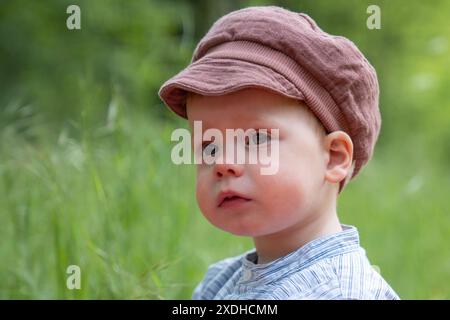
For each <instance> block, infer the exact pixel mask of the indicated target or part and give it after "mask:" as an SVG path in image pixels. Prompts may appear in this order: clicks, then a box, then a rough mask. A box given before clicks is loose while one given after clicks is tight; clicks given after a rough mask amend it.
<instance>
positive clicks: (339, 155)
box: [325, 131, 353, 183]
mask: <svg viewBox="0 0 450 320" xmlns="http://www.w3.org/2000/svg"><path fill="white" fill-rule="evenodd" d="M325 151H326V153H327V157H326V159H327V163H326V172H325V179H326V180H327V181H328V182H330V183H339V182H341V181H342V180H344V179H345V178H346V177H347V175H348V174H351V167H352V161H353V142H352V139H351V138H350V136H349V135H348V134H347V133H345V132H344V131H334V132H331V133H330V134H328V135H327V136H326V137H325Z"/></svg>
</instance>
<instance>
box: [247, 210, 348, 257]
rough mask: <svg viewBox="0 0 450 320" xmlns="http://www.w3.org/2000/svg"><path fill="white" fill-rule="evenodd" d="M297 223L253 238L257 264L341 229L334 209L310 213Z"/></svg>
mask: <svg viewBox="0 0 450 320" xmlns="http://www.w3.org/2000/svg"><path fill="white" fill-rule="evenodd" d="M311 217H312V218H305V219H304V220H301V221H300V222H299V223H298V224H296V225H294V226H291V227H289V228H287V229H284V230H282V231H280V232H277V233H274V234H270V235H264V236H259V237H255V238H253V242H254V244H255V248H256V252H257V253H258V262H257V263H258V264H262V263H268V262H271V261H273V260H276V259H278V258H281V257H283V256H285V255H287V254H289V253H291V252H293V251H295V250H297V249H299V248H300V247H302V246H304V245H305V244H307V243H308V242H310V241H312V240H314V239H317V238H319V237H321V236H326V235H330V234H334V233H337V232H340V231H342V227H341V224H340V222H339V219H338V217H337V213H336V210H331V211H328V212H324V213H322V214H312V215H311Z"/></svg>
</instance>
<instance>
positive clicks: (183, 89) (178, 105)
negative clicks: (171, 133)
mask: <svg viewBox="0 0 450 320" xmlns="http://www.w3.org/2000/svg"><path fill="white" fill-rule="evenodd" d="M249 87H257V88H261V89H266V90H269V91H273V92H275V93H279V94H282V95H284V96H287V97H290V98H293V99H298V100H304V96H303V94H302V93H301V92H300V91H299V90H298V89H297V88H296V87H295V86H294V85H293V84H292V83H291V82H290V81H288V80H287V79H286V78H285V77H284V76H282V75H281V74H279V73H278V72H276V71H274V70H273V69H271V68H268V67H265V66H262V65H259V64H254V63H251V62H247V61H243V60H238V59H234V58H224V57H221V58H218V57H215V58H212V57H209V56H205V57H203V58H201V59H199V60H197V61H196V62H194V63H192V64H190V65H189V66H188V67H186V68H185V69H184V70H182V71H181V72H180V73H178V74H177V75H175V76H174V77H173V78H171V79H169V80H168V81H166V82H165V83H164V84H163V85H162V86H161V88H160V90H159V93H158V94H159V97H160V98H161V99H162V100H163V101H164V103H165V104H166V106H168V107H169V108H170V109H171V110H172V111H174V112H175V113H176V114H178V115H179V116H181V117H183V118H186V119H187V114H186V96H187V93H188V92H194V93H197V94H200V95H203V96H218V95H224V94H227V93H231V92H234V91H238V90H241V89H244V88H249Z"/></svg>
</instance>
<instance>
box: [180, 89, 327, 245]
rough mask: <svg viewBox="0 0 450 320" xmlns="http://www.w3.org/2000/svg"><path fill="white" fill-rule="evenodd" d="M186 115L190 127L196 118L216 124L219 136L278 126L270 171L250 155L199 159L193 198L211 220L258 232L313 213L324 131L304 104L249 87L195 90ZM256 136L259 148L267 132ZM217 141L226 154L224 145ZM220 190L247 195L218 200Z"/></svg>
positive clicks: (322, 172) (285, 225) (244, 233)
mask: <svg viewBox="0 0 450 320" xmlns="http://www.w3.org/2000/svg"><path fill="white" fill-rule="evenodd" d="M187 115H188V119H189V124H190V126H191V128H193V122H194V121H202V130H203V131H205V130H206V129H208V128H217V129H218V130H220V131H221V132H222V135H223V137H226V134H225V130H226V129H239V128H241V129H243V130H247V129H255V130H257V129H267V132H268V133H269V135H270V131H271V129H278V130H279V140H278V141H279V159H273V161H278V164H277V165H278V171H277V172H276V173H275V174H273V175H262V174H261V171H260V166H261V165H260V163H257V164H250V163H248V161H246V163H245V164H238V163H237V161H233V162H234V163H232V164H229V163H222V164H218V163H213V164H205V163H202V164H199V165H197V187H196V190H197V201H198V204H199V207H200V209H201V211H202V213H203V215H204V216H205V217H206V218H207V219H208V220H209V221H210V222H211V223H212V224H213V225H215V226H216V227H218V228H220V229H223V230H225V231H228V232H230V233H233V234H235V235H242V236H251V237H257V236H264V235H269V234H275V233H277V232H282V231H283V230H287V229H288V228H295V226H297V225H298V226H300V225H302V224H303V223H306V222H307V221H309V219H311V218H313V217H314V213H315V212H316V211H317V210H318V208H319V206H320V200H319V199H320V198H321V195H322V193H321V191H322V187H323V185H324V183H325V178H324V175H325V171H326V163H327V161H326V150H325V149H324V148H323V137H324V136H325V132H324V130H323V128H322V127H321V125H320V124H319V123H318V121H317V119H316V118H315V117H314V115H313V114H312V113H311V112H310V111H309V109H308V108H307V107H306V106H305V105H302V103H301V102H299V101H295V100H293V99H289V98H286V97H284V96H281V95H278V94H275V93H272V92H269V91H265V90H261V89H256V88H249V89H244V90H240V91H237V92H233V93H231V94H227V95H222V96H199V95H195V96H193V97H192V98H191V99H189V100H188V102H187ZM193 140H194V141H195V137H194V139H193ZM264 140H265V141H266V142H264ZM199 141H202V138H200V139H199ZM260 141H263V142H262V143H260V144H259V147H260V148H268V147H269V144H270V137H269V138H268V139H261V140H260ZM202 143H203V144H207V143H205V141H202ZM224 143H225V141H224ZM215 144H216V147H217V148H219V150H220V152H223V154H224V158H226V154H225V151H226V150H223V146H222V145H220V144H217V143H215ZM216 151H218V150H217V149H216ZM222 191H234V192H236V193H239V194H240V195H241V196H243V197H245V198H247V199H249V200H247V201H246V200H243V199H240V200H239V199H238V200H235V201H230V202H228V204H227V205H222V206H219V205H218V198H219V196H220V193H221V192H222Z"/></svg>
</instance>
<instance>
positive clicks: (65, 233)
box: [0, 112, 450, 299]
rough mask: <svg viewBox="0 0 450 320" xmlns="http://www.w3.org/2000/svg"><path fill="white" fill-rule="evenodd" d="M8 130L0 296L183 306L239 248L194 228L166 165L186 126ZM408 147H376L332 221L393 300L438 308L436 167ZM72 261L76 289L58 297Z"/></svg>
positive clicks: (446, 265)
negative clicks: (355, 233)
mask: <svg viewBox="0 0 450 320" xmlns="http://www.w3.org/2000/svg"><path fill="white" fill-rule="evenodd" d="M20 126H21V123H20V122H12V123H10V124H8V125H5V126H3V127H2V128H1V129H0V130H1V131H0V135H1V136H0V139H1V140H0V141H1V144H0V193H1V194H2V200H1V201H0V219H1V221H2V222H1V223H0V242H1V246H0V260H1V261H2V263H1V264H0V298H2V299H7V298H25V299H29V298H33V299H43V298H51V299H54V298H62V299H65V298H69V299H73V298H75V299H90V298H100V299H105V298H123V299H132V298H137V299H168V298H182V299H188V298H190V296H191V293H192V290H193V288H194V286H195V285H196V283H197V282H198V281H200V280H201V278H202V276H203V274H204V272H205V271H206V267H207V266H208V265H209V264H210V263H212V262H214V261H216V260H219V259H222V258H224V257H228V256H232V255H237V254H240V253H241V252H243V251H244V250H247V249H249V248H251V247H252V242H251V240H250V239H247V238H238V237H234V236H232V235H229V234H226V233H224V232H222V231H220V230H217V229H215V228H214V227H212V226H210V225H209V224H208V223H207V221H206V220H205V219H204V218H203V217H202V215H201V213H200V212H199V210H198V208H197V205H196V201H195V194H194V190H195V187H194V183H195V167H194V166H192V165H191V166H176V165H174V164H172V162H171V161H170V150H171V143H170V134H171V132H172V130H173V129H174V128H176V127H179V126H186V123H184V122H167V121H155V120H152V118H151V117H149V116H148V115H142V114H134V115H133V114H132V113H131V112H127V114H126V116H125V115H124V114H123V113H119V116H117V117H115V118H108V121H106V122H105V123H104V125H103V126H97V129H95V130H94V129H90V128H88V127H84V125H83V121H80V122H79V123H71V124H68V125H67V130H62V131H61V132H60V133H59V134H58V135H52V134H49V133H48V130H46V128H45V126H44V125H42V124H41V125H40V124H39V122H37V123H33V124H28V125H27V126H26V128H27V129H26V132H25V133H24V132H18V131H20V130H18V128H21V127H20ZM29 136H32V137H33V139H30V138H27V137H29ZM399 140H400V139H399ZM408 141H411V142H410V143H408ZM408 141H406V142H405V141H402V142H398V143H396V142H395V141H393V142H391V143H389V144H386V143H385V144H384V145H383V147H382V148H379V149H377V150H376V153H375V157H374V158H373V160H372V161H371V162H370V164H369V166H368V167H366V168H365V169H364V170H363V171H362V172H361V174H360V175H359V176H358V177H357V178H356V179H355V180H354V182H353V183H351V184H350V185H349V186H348V187H347V189H346V190H345V191H344V192H343V194H342V196H341V198H340V200H339V208H338V212H339V213H340V216H341V220H342V222H344V223H348V224H354V225H356V226H357V227H358V228H359V230H360V233H361V242H362V245H363V247H365V248H366V250H367V253H368V256H369V259H370V260H371V262H372V264H376V265H378V266H379V267H380V269H381V273H382V275H383V276H384V277H385V278H386V279H387V280H388V281H389V282H390V284H391V285H392V287H393V288H394V289H395V290H396V291H397V292H398V293H399V295H400V296H401V297H402V298H404V299H411V298H420V299H421V298H424V299H429V298H436V299H449V298H450V290H449V286H448V284H449V283H450V257H449V254H448V253H449V243H450V232H449V231H450V230H449V226H450V212H449V205H448V204H449V200H448V197H449V195H450V184H449V181H450V172H449V170H448V163H444V162H443V161H441V164H439V163H437V161H438V159H437V158H436V157H433V154H431V155H430V153H429V152H428V149H426V148H425V145H426V141H414V142H413V141H412V140H408ZM72 264H73V265H78V266H79V267H80V268H81V289H80V290H68V289H67V287H66V279H67V277H68V274H67V273H66V269H67V267H68V266H69V265H72Z"/></svg>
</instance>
